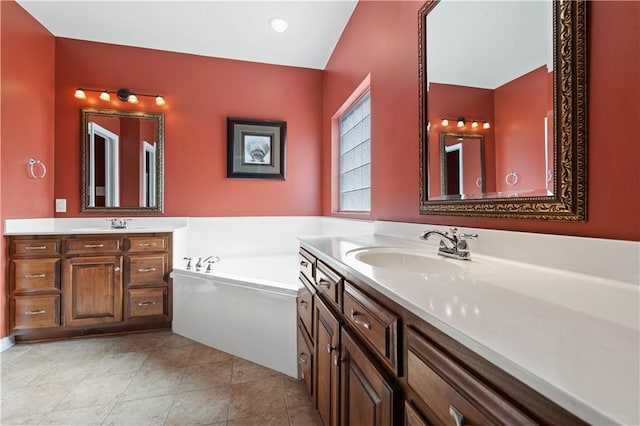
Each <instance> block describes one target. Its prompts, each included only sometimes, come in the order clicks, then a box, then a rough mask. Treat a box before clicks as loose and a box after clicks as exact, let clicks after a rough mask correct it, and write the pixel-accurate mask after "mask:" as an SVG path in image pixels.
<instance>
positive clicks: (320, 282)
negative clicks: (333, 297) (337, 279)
mask: <svg viewBox="0 0 640 426" xmlns="http://www.w3.org/2000/svg"><path fill="white" fill-rule="evenodd" d="M318 285H320V286H322V287H326V288H331V283H330V282H329V281H327V280H325V279H324V278H320V280H318Z"/></svg>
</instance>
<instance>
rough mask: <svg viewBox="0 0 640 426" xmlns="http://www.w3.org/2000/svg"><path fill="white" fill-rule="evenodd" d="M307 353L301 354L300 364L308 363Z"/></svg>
mask: <svg viewBox="0 0 640 426" xmlns="http://www.w3.org/2000/svg"><path fill="white" fill-rule="evenodd" d="M307 359H308V358H307V354H300V358H299V362H300V364H306V363H307Z"/></svg>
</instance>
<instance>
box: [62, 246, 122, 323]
mask: <svg viewBox="0 0 640 426" xmlns="http://www.w3.org/2000/svg"><path fill="white" fill-rule="evenodd" d="M121 268H122V257H121V256H81V257H74V258H70V259H67V260H66V261H65V266H64V274H63V295H64V324H65V325H66V326H70V327H80V326H91V325H100V324H105V323H114V322H120V321H122V296H123V294H122V277H121Z"/></svg>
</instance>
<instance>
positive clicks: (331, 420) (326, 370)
mask: <svg viewBox="0 0 640 426" xmlns="http://www.w3.org/2000/svg"><path fill="white" fill-rule="evenodd" d="M315 307H316V310H315V336H316V341H315V354H316V356H315V364H316V365H315V375H314V376H315V378H316V388H315V392H314V393H315V406H316V408H317V410H318V414H319V415H320V420H321V421H322V424H323V425H324V426H337V425H338V424H339V421H340V417H339V414H340V411H339V410H340V407H339V401H340V400H339V395H340V394H339V391H340V368H339V367H340V363H339V358H340V321H339V320H338V319H337V318H336V317H335V316H334V314H333V313H331V311H330V310H329V308H327V307H326V306H325V304H324V303H323V302H322V300H321V299H320V298H318V297H317V296H315Z"/></svg>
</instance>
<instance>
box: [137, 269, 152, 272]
mask: <svg viewBox="0 0 640 426" xmlns="http://www.w3.org/2000/svg"><path fill="white" fill-rule="evenodd" d="M155 271H156V268H140V269H138V272H155Z"/></svg>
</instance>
